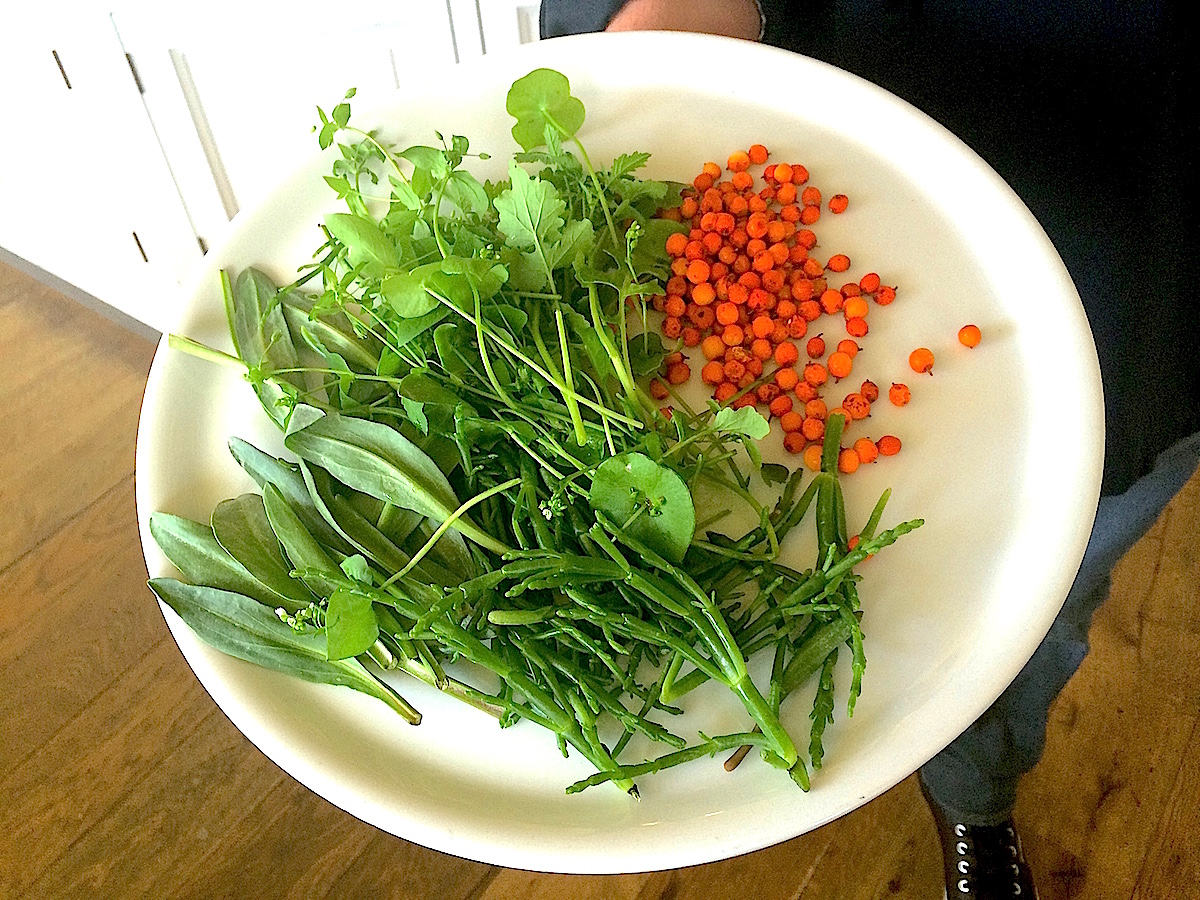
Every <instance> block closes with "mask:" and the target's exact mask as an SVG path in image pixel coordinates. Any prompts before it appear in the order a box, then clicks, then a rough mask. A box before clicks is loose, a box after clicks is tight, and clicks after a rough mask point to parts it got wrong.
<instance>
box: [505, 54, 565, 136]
mask: <svg viewBox="0 0 1200 900" xmlns="http://www.w3.org/2000/svg"><path fill="white" fill-rule="evenodd" d="M506 108H507V109H508V113H509V115H511V116H512V117H513V118H515V119H516V120H517V122H516V124H515V125H513V129H512V135H513V138H514V139H515V140H516V142H517V143H518V144H520V145H521V147H522V148H524V149H525V150H532V149H533V148H535V147H540V146H541V145H542V144H543V143H545V133H546V125H547V124H550V125H551V126H553V127H554V128H556V129H557V130H558V131H560V132H561V133H562V135H563V137H568V138H569V137H574V135H575V132H577V131H578V130H579V128H580V126H582V125H583V116H584V110H583V103H581V102H580V101H579V100H577V99H576V98H575V97H572V96H571V83H570V82H569V81H568V80H567V76H566V75H563V74H562V73H561V72H556V71H554V70H553V69H534V70H533V71H532V72H530V73H529V74H528V75H526V76H525V77H524V78H518V79H517V80H516V81H514V82H513V85H512V87H511V88H509V91H508V100H507V102H506Z"/></svg>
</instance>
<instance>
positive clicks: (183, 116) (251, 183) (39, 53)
mask: <svg viewBox="0 0 1200 900" xmlns="http://www.w3.org/2000/svg"><path fill="white" fill-rule="evenodd" d="M537 16H538V5H537V4H536V3H533V4H530V3H520V2H515V0H388V2H385V0H360V2H356V3H353V4H346V5H345V7H344V9H343V8H338V7H336V5H335V6H332V7H331V6H330V4H329V3H328V2H322V3H315V2H308V0H301V2H292V3H288V4H279V3H265V2H258V0H212V2H209V3H205V4H202V5H197V6H196V7H195V8H194V9H193V8H186V9H185V8H181V7H180V5H177V4H170V5H168V4H163V3H161V2H146V0H140V2H134V0H110V5H109V6H107V7H103V8H99V9H95V10H91V11H89V10H88V9H87V7H85V6H82V5H77V4H69V5H65V4H58V5H56V4H53V3H52V4H50V5H49V6H45V5H43V6H39V7H38V9H37V10H36V11H34V12H24V11H22V12H8V11H6V12H4V13H0V26H2V27H3V31H4V33H5V34H6V35H7V36H9V40H8V41H6V48H5V52H4V53H2V54H0V103H3V105H4V108H5V111H6V115H5V117H4V124H3V125H2V126H0V129H2V130H0V248H2V249H3V250H6V251H8V252H9V253H12V254H15V255H16V256H18V257H21V258H23V259H24V260H27V261H28V262H30V263H32V264H33V265H34V266H36V267H39V268H41V269H43V270H44V271H46V272H48V273H50V274H52V275H54V276H57V277H58V278H60V279H62V280H63V281H66V282H68V283H69V284H71V285H74V286H75V287H77V288H78V289H79V290H81V291H83V292H85V293H86V294H89V295H91V296H94V297H95V298H97V299H99V300H100V301H102V302H104V303H106V304H109V305H111V306H113V307H114V308H116V309H118V310H120V311H121V312H123V313H125V314H127V315H129V316H132V317H133V318H135V319H137V320H138V321H140V322H143V323H146V324H148V325H150V326H151V327H153V328H155V329H159V330H162V329H164V328H166V327H168V325H169V323H170V321H171V320H172V317H173V312H172V309H173V304H175V303H177V302H178V301H179V298H180V296H181V290H180V288H181V286H183V285H186V284H187V283H188V282H189V280H190V278H191V273H192V271H193V270H194V269H195V267H196V266H197V264H198V262H199V260H200V258H201V256H202V254H203V252H204V249H205V248H206V247H209V246H213V245H214V244H215V243H217V242H219V241H220V240H221V239H222V237H223V235H224V232H225V230H226V228H227V227H228V223H229V220H230V218H231V217H232V216H233V215H234V214H236V212H237V211H238V210H239V209H241V208H247V207H250V206H253V205H254V204H255V203H257V202H258V200H259V199H260V198H261V197H262V196H263V195H264V194H265V193H266V192H267V191H268V190H269V189H270V188H271V187H272V186H273V185H274V184H275V183H276V182H277V181H278V180H279V179H280V178H281V177H283V176H284V175H285V174H286V173H287V172H288V170H289V169H290V168H292V166H293V165H294V163H295V161H296V160H297V159H298V158H300V157H302V156H304V155H305V154H308V153H311V152H313V150H314V148H315V147H316V137H315V136H314V135H313V133H312V129H313V126H314V124H316V122H317V121H318V119H317V110H316V108H317V106H318V105H320V106H323V107H325V108H326V109H329V108H331V107H332V106H333V105H334V104H336V103H337V102H338V101H339V100H340V99H341V98H342V96H343V94H344V93H345V92H346V90H347V88H349V87H354V88H356V90H357V92H358V94H357V101H358V102H359V103H360V104H370V103H372V102H373V98H375V97H378V96H381V95H384V94H386V93H390V92H393V91H396V90H413V91H419V90H420V89H421V86H422V85H423V84H426V83H428V82H429V81H430V80H431V79H435V78H436V77H437V72H438V70H439V68H441V67H444V66H452V65H455V64H456V63H457V62H459V61H462V60H466V59H471V58H475V57H478V56H480V55H482V54H484V53H485V52H488V51H494V50H497V49H507V48H510V47H513V46H516V45H517V44H520V43H525V42H528V41H530V40H536V38H537Z"/></svg>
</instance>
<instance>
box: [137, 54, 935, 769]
mask: <svg viewBox="0 0 1200 900" xmlns="http://www.w3.org/2000/svg"><path fill="white" fill-rule="evenodd" d="M352 97H353V91H351V92H349V93H347V95H346V96H345V98H343V100H342V101H341V102H340V103H338V104H337V105H336V106H335V107H333V109H332V111H331V112H330V113H328V114H327V113H325V112H324V111H323V110H321V111H319V116H320V126H319V135H318V139H319V143H320V145H321V147H322V148H324V149H325V150H327V151H328V152H329V153H330V155H331V156H332V157H333V162H332V167H331V168H332V171H331V174H330V175H329V176H328V177H327V178H326V182H327V183H328V184H329V186H330V187H331V189H333V190H334V191H335V192H336V193H337V195H338V196H339V197H340V198H342V200H344V201H345V205H346V209H345V211H344V212H338V213H335V214H332V215H329V216H327V217H326V218H325V220H324V222H323V226H322V230H321V234H322V238H323V239H322V240H321V242H320V243H319V245H318V246H317V247H316V249H315V252H314V254H313V261H312V262H311V263H310V264H309V265H307V266H305V267H303V268H302V269H301V270H300V272H298V273H297V277H296V279H295V280H294V282H293V283H291V284H287V285H276V284H274V283H273V282H272V281H271V280H270V279H269V278H268V277H267V276H266V275H265V274H264V273H263V272H261V271H259V270H257V269H254V268H250V269H246V270H244V271H241V272H238V273H236V275H234V274H232V273H223V276H222V285H223V294H224V297H225V305H226V310H227V314H228V318H229V325H230V330H231V334H232V336H233V340H234V346H235V348H236V351H237V356H236V357H231V356H229V355H227V354H222V353H219V352H217V351H214V350H210V349H209V348H205V347H202V346H200V345H197V344H195V343H194V342H191V341H188V340H187V339H186V338H181V337H173V338H172V342H171V344H172V346H174V347H178V348H180V349H184V350H186V351H188V352H193V353H197V354H199V355H201V356H205V357H207V358H209V359H212V360H215V361H217V362H219V363H221V364H225V365H234V366H237V367H239V368H241V370H242V371H243V372H244V374H245V377H246V378H247V380H248V381H249V382H250V384H251V386H252V388H253V389H254V390H255V392H256V393H257V395H258V397H259V399H260V401H261V403H262V405H263V407H264V409H265V411H266V413H267V415H268V416H269V417H270V418H271V420H272V421H273V422H275V423H276V424H277V425H278V427H279V428H280V430H281V431H282V432H283V435H284V438H283V440H284V445H285V447H286V449H287V451H288V452H289V453H290V454H292V455H293V456H294V457H295V461H285V460H281V459H276V458H274V457H272V456H271V455H269V454H267V453H264V452H263V451H261V450H259V449H257V448H255V447H253V446H251V445H250V444H248V443H246V442H245V441H242V440H240V439H238V438H233V439H231V441H230V450H231V452H232V453H233V455H234V458H235V459H236V460H237V461H238V462H239V463H240V464H241V465H242V467H243V468H244V469H245V470H246V472H247V473H248V474H249V475H250V476H251V478H252V479H253V480H254V482H255V483H256V484H257V485H258V486H259V491H260V493H259V494H248V495H244V496H241V497H237V498H234V499H231V500H229V501H226V502H224V503H222V504H220V505H219V506H218V507H217V508H216V510H215V511H214V513H213V516H212V521H211V523H210V524H208V525H205V524H200V523H194V522H189V521H188V520H184V519H180V518H178V517H175V516H171V515H169V514H167V513H158V514H156V515H155V516H154V518H153V519H152V521H151V530H152V533H153V535H154V537H155V539H156V540H157V541H158V542H159V544H160V545H161V547H162V549H163V551H164V553H166V555H167V557H168V558H169V559H170V560H171V561H172V562H174V563H175V565H176V567H177V568H178V569H179V570H180V573H181V574H182V576H183V578H184V580H185V581H186V582H188V583H184V582H181V581H174V580H171V579H155V580H154V581H153V582H152V583H151V586H152V587H153V589H154V591H155V593H156V594H157V595H158V596H159V597H160V598H161V599H162V600H163V602H164V603H167V604H168V605H170V606H171V607H172V608H173V609H175V610H176V612H178V613H179V614H180V615H181V616H182V617H183V619H184V621H185V622H187V623H188V624H189V625H190V626H191V627H192V628H194V629H195V631H196V632H197V634H199V635H200V637H201V638H202V639H204V640H205V641H207V642H209V643H210V644H212V645H213V646H214V647H217V648H218V649H220V650H222V651H224V652H226V653H231V654H233V655H235V656H239V657H240V658H242V659H248V660H250V661H253V662H255V663H258V664H259V665H262V666H266V667H270V668H275V669H278V670H280V671H284V672H288V673H290V674H293V675H296V676H298V677H302V678H307V679H309V680H314V681H322V682H327V683H331V684H338V685H345V686H349V687H352V688H355V689H357V690H360V691H365V692H366V693H368V694H371V695H373V696H376V697H379V698H380V699H381V700H383V701H384V702H386V703H388V704H389V705H391V706H392V707H393V708H395V709H397V710H398V711H400V712H402V713H403V714H404V715H405V716H406V717H407V718H409V719H410V720H412V721H417V720H418V719H419V714H418V713H417V712H416V711H415V710H413V709H411V707H409V706H408V705H407V703H405V702H404V701H402V700H401V699H399V697H398V695H397V694H396V693H395V691H394V689H392V688H391V687H390V684H389V681H388V680H387V676H386V675H385V674H384V673H385V672H386V671H395V672H397V673H405V674H407V675H410V676H413V677H416V678H418V679H420V680H422V681H424V682H425V683H427V684H431V685H434V686H436V687H437V688H439V689H440V690H442V691H444V692H446V693H447V694H448V695H449V696H453V697H455V698H457V699H461V700H463V701H464V702H467V703H470V704H471V705H473V706H475V707H477V708H479V709H481V710H485V711H487V712H488V713H490V714H492V715H494V716H496V717H497V719H498V720H499V723H500V724H501V725H503V726H508V725H511V724H513V723H515V722H517V721H520V720H527V721H528V722H530V723H533V724H536V725H538V726H541V727H543V728H545V729H547V730H548V731H549V732H551V733H552V734H553V735H554V738H555V740H556V742H557V743H558V746H559V747H560V748H561V749H562V750H563V752H576V753H579V754H580V755H582V756H583V757H584V758H586V759H587V760H589V762H590V763H591V764H592V765H593V766H594V767H595V769H596V774H595V775H594V776H593V777H591V778H588V779H585V780H584V781H582V782H580V783H578V784H575V785H572V786H570V787H569V788H568V790H570V791H576V790H581V789H583V788H584V787H588V786H591V785H595V784H600V783H605V782H610V781H611V782H613V783H615V784H617V785H619V786H620V787H621V788H623V789H624V790H627V791H631V792H635V791H636V789H635V787H634V779H635V778H639V777H641V776H644V775H648V774H649V773H652V772H655V771H658V770H660V769H662V768H666V767H668V766H673V765H679V764H681V763H683V762H686V761H689V760H693V759H697V758H700V757H703V756H711V755H713V754H714V753H717V752H719V751H721V750H725V749H731V748H733V747H738V746H749V745H754V746H757V747H759V749H760V754H761V756H762V758H763V759H764V760H765V761H767V762H768V763H771V764H772V765H775V766H778V767H780V768H783V769H786V770H788V772H789V773H790V775H791V777H792V778H793V780H794V781H796V782H797V783H798V784H800V785H801V786H802V787H807V785H808V768H809V766H810V765H811V766H813V767H819V766H820V764H821V760H822V756H823V753H824V749H823V743H822V736H823V733H824V729H825V728H826V726H827V725H828V724H829V722H830V721H831V720H832V715H833V708H834V707H833V703H834V684H833V661H834V659H836V655H837V652H838V648H839V647H840V646H846V647H848V648H849V650H850V652H851V653H852V658H853V664H852V671H853V679H852V684H851V685H850V687H849V700H848V703H847V713H848V714H850V713H852V712H853V704H854V701H855V699H856V698H857V696H858V694H859V691H860V689H861V683H862V678H863V673H864V670H865V664H866V655H865V651H864V643H863V639H862V631H861V628H860V624H859V623H860V621H861V619H862V609H861V607H860V601H859V597H858V594H857V587H856V586H857V576H856V575H855V573H854V567H855V566H856V565H857V564H858V563H859V562H861V561H862V560H864V559H865V558H866V557H867V555H869V554H874V553H877V552H878V551H879V550H881V549H883V548H884V547H886V546H888V545H889V544H891V543H893V542H894V541H895V540H896V539H897V538H899V537H900V536H901V535H903V534H905V533H907V531H910V530H912V529H913V528H915V527H917V526H918V525H920V520H914V521H912V522H906V523H900V524H899V525H896V526H894V527H892V528H891V529H887V530H884V531H880V532H879V533H878V534H877V533H876V531H877V529H878V526H879V524H880V521H881V517H882V513H883V504H884V502H885V501H886V498H887V495H886V494H885V495H884V497H883V498H881V500H880V503H879V504H878V505H877V506H876V508H875V510H873V512H872V514H871V517H870V519H869V520H868V523H867V526H866V527H865V528H864V529H863V530H862V532H861V538H862V543H861V544H860V545H859V546H858V547H857V548H856V549H855V550H853V551H850V550H849V549H848V548H847V539H846V535H847V530H848V529H847V526H846V510H845V504H844V501H843V499H842V495H841V489H840V486H839V484H838V481H837V475H836V467H835V466H834V461H835V460H836V453H837V448H838V441H839V437H840V431H841V424H842V423H841V420H840V419H839V418H838V417H834V418H833V419H831V421H830V423H829V428H828V432H827V438H826V447H825V454H824V458H825V465H824V467H823V471H822V472H820V473H819V474H817V475H815V476H813V478H812V480H811V481H810V482H809V483H808V485H807V486H805V485H803V483H802V480H803V478H804V477H805V476H804V473H803V472H802V471H801V470H797V471H796V472H794V473H789V472H788V471H787V470H786V468H784V467H782V466H780V465H779V464H777V463H763V461H762V460H761V458H760V455H759V451H758V448H757V441H759V440H760V439H762V438H763V437H764V436H765V435H766V434H767V432H768V430H769V429H768V425H767V422H766V420H765V419H763V417H762V416H761V415H760V414H759V413H757V412H756V411H755V410H753V409H750V408H742V409H737V410H734V409H731V408H718V407H717V406H716V405H715V404H714V405H711V406H708V407H705V408H702V409H698V410H693V409H690V408H688V406H687V405H686V404H685V403H683V402H682V401H680V402H677V403H676V405H675V408H674V410H673V411H672V414H671V415H670V416H669V417H668V416H667V415H665V414H664V413H663V412H662V411H660V410H659V408H658V405H657V404H656V403H654V402H653V401H652V400H651V399H650V397H649V395H648V394H647V392H646V389H645V386H644V382H645V380H646V379H647V378H649V377H651V376H653V375H654V374H655V373H657V372H658V370H659V369H660V368H661V367H662V365H663V361H664V358H665V356H666V354H667V353H668V352H670V351H671V350H673V349H674V348H669V347H665V346H664V345H663V343H662V341H661V340H660V339H659V338H658V337H657V336H655V335H652V334H650V333H648V332H647V330H646V327H645V325H646V323H647V322H648V321H649V320H650V317H651V315H652V314H651V313H650V311H649V309H648V302H649V298H650V297H652V296H654V295H656V294H658V293H660V292H661V291H662V288H663V283H664V281H665V279H666V278H667V276H668V275H669V268H668V261H667V259H666V256H665V253H664V250H663V245H664V243H665V239H666V237H667V235H668V234H669V233H670V232H671V231H672V230H673V229H676V228H679V227H680V226H679V225H677V224H675V223H672V222H669V221H667V220H665V219H662V218H659V217H658V216H657V213H658V211H659V210H660V209H661V208H663V207H667V206H672V205H675V204H676V203H678V200H679V192H680V187H679V185H676V184H673V183H669V182H665V181H654V180H650V179H642V178H639V177H638V176H637V174H636V173H637V172H638V171H639V170H641V169H642V168H643V167H644V165H645V164H646V162H647V161H648V159H649V155H648V154H646V153H642V152H631V153H627V154H623V155H621V156H619V157H618V158H617V159H615V160H614V161H613V162H612V164H611V166H610V167H609V168H607V169H599V168H596V166H595V165H594V163H593V161H592V160H591V158H590V157H589V155H588V153H587V151H586V149H585V148H584V146H583V143H582V142H581V140H580V134H581V131H582V128H583V124H584V119H585V111H584V107H583V104H582V103H581V102H580V101H579V100H578V99H577V98H575V97H574V96H572V95H571V92H570V85H569V83H568V81H567V79H566V77H565V76H563V75H562V74H560V73H558V72H553V71H550V70H545V69H540V70H537V71H535V72H531V73H530V74H529V75H528V76H526V77H524V78H521V79H519V80H518V81H516V82H515V83H514V84H513V85H512V88H511V90H510V92H509V95H508V101H507V107H508V110H509V112H510V113H511V114H512V115H513V117H514V119H515V124H514V126H513V137H514V139H515V140H516V142H517V144H518V145H519V146H520V147H521V151H520V152H518V153H516V154H514V155H513V157H512V158H511V160H510V163H509V166H508V177H507V179H506V180H505V181H503V182H502V183H499V184H491V183H486V184H485V183H481V182H479V181H478V180H477V179H476V178H475V177H474V176H472V175H471V174H470V172H469V171H468V170H467V169H466V168H464V164H465V163H466V161H467V160H468V159H470V158H471V153H470V145H469V143H468V141H467V139H466V138H465V137H462V136H459V135H454V136H451V137H450V138H449V140H446V139H445V138H444V137H443V136H441V135H436V137H437V142H438V143H439V144H440V146H437V145H430V146H425V145H418V146H412V147H408V148H404V149H399V150H397V149H394V148H391V147H389V146H386V145H385V144H383V143H382V142H381V141H380V139H379V138H378V137H377V136H376V135H375V134H373V133H370V132H366V131H363V130H361V129H358V128H357V127H355V126H353V125H351V113H350V103H349V101H350V99H351V98H352ZM372 211H374V212H372ZM801 488H804V489H803V490H801ZM770 494H774V495H775V499H774V501H773V502H772V501H769V500H764V499H763V497H764V496H767V495H770ZM697 497H703V498H710V497H718V498H719V502H720V503H721V504H723V505H728V506H729V507H730V508H732V507H734V506H743V507H744V508H745V509H746V510H748V511H749V513H750V516H751V520H752V521H753V522H756V523H757V524H756V525H754V526H753V527H752V528H751V529H750V530H748V531H746V532H745V533H741V534H733V535H729V534H724V533H722V532H720V531H718V530H717V529H716V522H717V521H719V517H718V518H710V519H707V520H705V521H703V522H698V521H697V515H696V510H697V502H696V498H697ZM704 505H705V506H706V507H707V506H708V505H711V503H710V501H709V500H707V499H706V500H705V504H704ZM810 513H811V514H812V515H814V516H815V520H816V532H817V546H816V548H815V554H814V560H815V561H814V564H813V566H812V567H811V568H810V569H809V570H807V571H797V570H795V569H793V568H791V567H789V566H787V565H786V564H785V563H784V562H783V561H782V560H781V556H780V552H781V551H780V544H781V541H783V540H784V538H785V537H786V536H787V535H788V533H789V532H791V531H792V530H793V529H794V528H795V527H796V526H797V525H798V524H799V523H800V522H801V521H802V520H803V519H804V518H805V517H806V516H807V515H809V514H810ZM758 653H770V654H772V656H771V659H772V666H771V676H770V681H769V684H766V685H764V686H762V687H761V688H760V686H759V685H758V684H756V683H755V682H754V680H753V679H752V678H751V676H750V674H749V670H748V665H747V661H748V660H749V659H750V658H751V657H753V656H754V655H756V654H758ZM464 663H466V664H470V665H468V666H463V665H462V664H464ZM479 670H482V671H484V672H486V673H488V674H489V677H488V678H485V679H481V680H480V681H479V683H478V684H476V683H474V682H475V679H474V678H473V677H471V674H470V673H474V672H477V671H479ZM814 678H815V679H816V682H817V683H816V684H815V685H813V684H812V682H813V680H814ZM708 681H716V682H718V683H720V684H723V685H724V686H725V687H726V688H727V689H728V693H729V696H730V698H731V701H732V702H734V703H737V704H739V705H740V708H741V709H742V710H743V711H744V713H745V716H746V722H747V728H748V729H750V730H747V731H740V732H735V733H732V734H727V735H715V736H709V735H704V734H699V733H695V734H688V733H687V732H686V731H685V730H684V728H683V727H682V726H680V725H678V724H676V725H675V726H674V728H672V727H671V726H670V725H669V724H668V723H669V722H670V720H671V719H672V718H674V717H676V716H677V714H678V712H679V710H678V709H677V708H676V707H675V706H673V705H672V704H673V702H674V700H675V699H676V698H678V697H680V696H682V695H684V694H686V693H687V692H688V691H691V690H693V689H694V688H695V687H697V686H699V685H700V684H703V683H705V682H708ZM483 684H490V685H491V686H490V687H486V688H485V687H483V686H481V685H483ZM805 686H810V687H812V688H813V689H814V690H815V699H814V706H813V715H812V722H811V727H810V730H809V734H808V739H807V740H806V741H799V742H798V741H796V740H794V739H793V736H792V735H791V734H790V733H789V730H788V728H787V727H786V726H785V724H784V721H783V719H782V718H781V709H782V708H783V705H784V704H785V703H786V702H787V698H788V697H789V696H790V695H791V694H793V693H795V692H797V691H799V690H801V689H802V688H804V687H805ZM684 725H686V720H684ZM635 735H636V736H638V737H639V738H641V739H642V744H641V747H642V748H643V749H635V748H638V747H639V744H638V743H636V742H635V741H634V740H633V738H634V736H635ZM647 744H648V745H649V746H650V747H651V748H653V747H655V746H656V745H659V744H665V745H666V746H667V747H668V748H669V749H668V750H667V752H665V753H660V754H657V755H655V754H654V753H653V752H647V751H646V750H645V749H644V748H645V746H646V745H647ZM801 748H802V749H801Z"/></svg>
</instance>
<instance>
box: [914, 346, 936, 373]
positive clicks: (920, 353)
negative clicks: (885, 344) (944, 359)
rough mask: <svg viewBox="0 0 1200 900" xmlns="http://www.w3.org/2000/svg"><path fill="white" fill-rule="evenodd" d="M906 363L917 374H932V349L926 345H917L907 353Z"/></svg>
mask: <svg viewBox="0 0 1200 900" xmlns="http://www.w3.org/2000/svg"><path fill="white" fill-rule="evenodd" d="M908 365H909V368H911V369H912V370H913V371H914V372H916V373H917V374H918V375H924V374H926V373H929V374H933V351H932V350H930V349H929V348H928V347H918V348H917V349H916V350H914V351H913V352H912V353H910V354H908Z"/></svg>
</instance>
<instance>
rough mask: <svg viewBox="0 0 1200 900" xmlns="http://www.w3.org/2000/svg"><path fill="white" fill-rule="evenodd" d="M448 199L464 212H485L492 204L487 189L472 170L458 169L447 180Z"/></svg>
mask: <svg viewBox="0 0 1200 900" xmlns="http://www.w3.org/2000/svg"><path fill="white" fill-rule="evenodd" d="M446 199H448V200H449V201H450V202H451V203H453V204H454V205H455V206H457V207H458V208H459V209H461V210H462V211H463V212H477V213H480V214H485V213H486V212H487V210H488V207H489V205H490V201H489V199H488V195H487V191H485V190H484V189H483V185H482V184H480V183H479V181H478V180H476V178H475V176H473V175H472V174H471V173H470V172H464V171H462V170H461V169H456V170H454V171H453V172H451V173H450V178H449V179H448V180H447V181H446Z"/></svg>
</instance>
